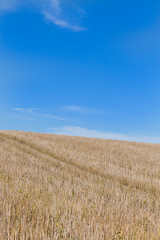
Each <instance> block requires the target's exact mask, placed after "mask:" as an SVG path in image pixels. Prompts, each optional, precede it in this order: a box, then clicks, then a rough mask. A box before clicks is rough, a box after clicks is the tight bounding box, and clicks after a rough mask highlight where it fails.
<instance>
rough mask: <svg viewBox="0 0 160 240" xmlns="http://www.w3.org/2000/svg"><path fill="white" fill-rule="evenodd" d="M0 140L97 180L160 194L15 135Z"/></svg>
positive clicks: (5, 134) (2, 136)
mask: <svg viewBox="0 0 160 240" xmlns="http://www.w3.org/2000/svg"><path fill="white" fill-rule="evenodd" d="M0 138H1V139H4V140H5V139H6V140H8V141H11V142H13V143H18V144H19V146H21V149H22V152H23V151H25V152H26V153H28V154H31V155H35V156H38V154H39V153H40V154H43V156H44V157H45V158H46V157H50V158H51V159H52V160H56V161H59V162H62V163H64V164H66V165H68V166H70V167H72V168H76V169H77V170H79V171H83V172H86V173H89V174H91V175H94V176H96V177H97V178H101V179H104V180H111V181H114V182H119V183H120V184H121V185H122V186H126V187H127V186H129V187H131V188H136V189H137V190H141V191H144V192H146V191H147V190H148V191H151V192H155V193H157V194H159V191H158V190H157V188H156V189H154V188H153V187H152V188H151V187H150V186H148V185H147V184H146V183H143V184H142V183H141V184H139V182H136V181H135V180H132V179H127V178H125V177H124V176H116V175H111V174H109V173H102V172H99V171H97V170H96V169H95V168H93V167H91V166H90V167H87V166H84V165H80V164H78V163H76V162H75V161H72V160H69V159H66V158H62V157H60V156H58V155H57V154H56V153H54V152H52V151H49V149H45V148H42V147H40V146H38V145H37V144H33V143H30V142H28V141H26V140H25V139H23V138H19V137H17V136H15V135H10V134H7V133H2V132H0ZM51 159H50V161H51ZM52 163H53V161H52ZM57 167H58V166H57Z"/></svg>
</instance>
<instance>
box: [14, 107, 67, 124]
mask: <svg viewBox="0 0 160 240" xmlns="http://www.w3.org/2000/svg"><path fill="white" fill-rule="evenodd" d="M12 110H13V111H14V112H16V115H15V116H16V118H17V117H18V116H19V117H20V118H21V117H23V118H24V117H27V119H28V117H31V116H32V117H34V118H37V120H38V119H55V120H60V121H67V119H65V118H61V117H59V116H55V115H52V114H46V113H44V111H43V110H41V109H40V108H19V107H16V108H13V109H12ZM17 113H19V114H20V115H17ZM12 116H14V115H12Z"/></svg>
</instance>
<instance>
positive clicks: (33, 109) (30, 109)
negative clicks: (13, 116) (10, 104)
mask: <svg viewBox="0 0 160 240" xmlns="http://www.w3.org/2000/svg"><path fill="white" fill-rule="evenodd" d="M12 110H14V111H17V112H22V113H33V111H36V110H39V108H13V109H12Z"/></svg>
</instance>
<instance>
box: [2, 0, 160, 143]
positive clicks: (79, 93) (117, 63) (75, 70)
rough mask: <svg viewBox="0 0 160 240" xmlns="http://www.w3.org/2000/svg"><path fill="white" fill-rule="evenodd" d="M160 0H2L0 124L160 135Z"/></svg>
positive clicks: (141, 137) (116, 135) (132, 136)
mask: <svg viewBox="0 0 160 240" xmlns="http://www.w3.org/2000/svg"><path fill="white" fill-rule="evenodd" d="M159 66H160V2H159V1H158V0H154V1H149V0H145V1H144V0H130V1H128V0H122V1H119V0H112V1H111V0H100V1H97V0H92V1H91V0H85V1H84V0H81V1H79V0H74V1H73V0H72V1H71V0H45V1H44V0H24V1H21V0H0V129H2V130H9V129H12V130H25V131H35V132H46V133H57V134H67V135H78V136H88V137H102V138H112V139H120V140H134V141H145V142H159V143H160V111H159V109H160V81H159V76H160V68H159Z"/></svg>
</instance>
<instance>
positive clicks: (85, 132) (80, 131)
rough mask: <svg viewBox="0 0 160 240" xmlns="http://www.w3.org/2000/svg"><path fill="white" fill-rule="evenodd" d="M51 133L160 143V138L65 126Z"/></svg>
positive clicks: (54, 129)
mask: <svg viewBox="0 0 160 240" xmlns="http://www.w3.org/2000/svg"><path fill="white" fill-rule="evenodd" d="M51 133H54V134H60V135H69V136H79V137H89V138H103V139H113V140H122V141H135V142H146V143H160V137H146V136H136V135H125V134H119V133H111V132H102V131H97V130H91V129H88V128H83V127H73V126H64V127H59V128H53V129H52V130H51Z"/></svg>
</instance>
